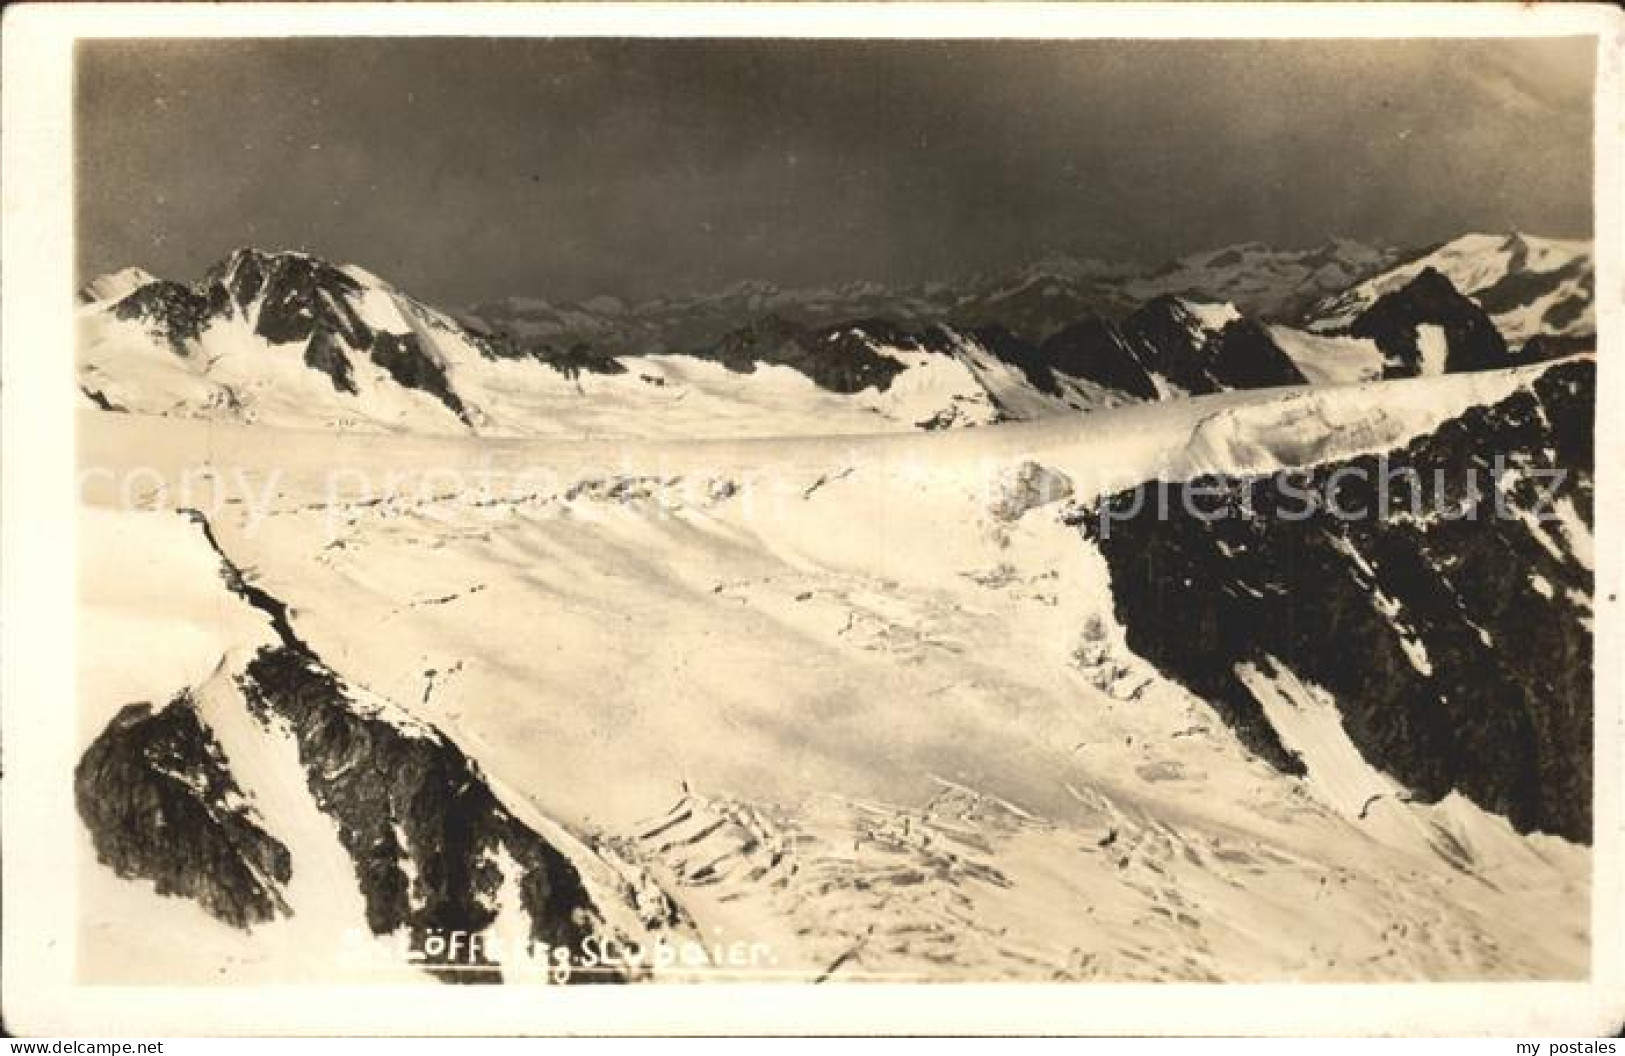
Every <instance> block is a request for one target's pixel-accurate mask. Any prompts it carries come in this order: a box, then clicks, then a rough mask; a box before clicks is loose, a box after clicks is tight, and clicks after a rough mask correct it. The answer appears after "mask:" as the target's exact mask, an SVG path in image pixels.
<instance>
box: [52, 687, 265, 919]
mask: <svg viewBox="0 0 1625 1056" xmlns="http://www.w3.org/2000/svg"><path fill="white" fill-rule="evenodd" d="M74 798H75V800H76V802H77V805H78V809H79V815H80V817H82V818H83V819H84V822H85V825H86V827H87V828H88V829H89V830H90V836H91V840H92V842H93V843H94V845H95V847H96V857H97V858H98V860H100V861H101V862H102V863H103V864H104V865H107V866H108V867H110V868H111V869H112V870H113V871H114V872H116V873H118V874H119V875H120V876H123V877H131V878H141V879H145V880H151V881H152V882H153V883H154V884H155V885H156V886H157V889H158V893H159V894H161V895H179V896H181V897H183V898H190V899H194V900H195V901H196V902H197V903H198V904H199V905H201V906H202V907H203V908H204V909H206V910H208V911H209V912H210V913H211V914H213V915H214V916H215V917H218V918H219V919H220V920H223V921H225V922H226V923H227V924H231V925H233V926H234V927H239V928H246V927H249V926H251V925H254V924H258V923H261V922H264V921H268V920H271V919H273V918H274V917H277V916H279V915H283V914H286V913H287V912H288V907H287V904H286V903H285V902H284V901H283V899H282V894H281V890H282V888H283V886H284V885H286V884H287V882H288V879H289V877H290V876H291V875H292V862H291V859H290V857H289V854H288V848H287V847H286V846H284V845H283V844H282V842H281V841H280V840H278V839H277V838H276V837H275V836H273V835H271V834H270V833H268V832H266V831H265V828H264V827H263V825H262V824H261V823H260V821H259V819H258V817H257V816H256V814H255V813H254V811H253V810H252V809H251V808H250V807H249V805H248V803H247V801H246V800H244V799H243V796H242V791H241V790H240V789H239V788H238V787H237V783H236V781H235V780H234V779H233V778H232V776H231V772H230V770H229V769H228V768H227V766H226V761H225V758H224V756H223V755H222V754H221V751H220V745H219V743H218V742H217V741H216V740H215V738H214V735H213V734H212V733H211V732H210V731H209V729H208V727H206V726H205V725H204V724H203V721H202V720H201V719H200V718H199V716H198V713H197V711H196V710H195V709H194V708H193V706H192V701H191V698H190V697H189V696H188V695H187V694H184V693H183V694H181V695H180V696H177V697H176V698H175V699H174V700H172V701H170V702H169V703H168V704H166V705H165V706H163V707H161V708H158V709H156V710H154V709H153V708H152V707H151V706H149V705H147V704H131V705H129V706H127V707H125V708H124V709H123V710H121V711H120V712H119V713H118V715H116V716H115V717H114V718H113V721H112V722H110V723H109V724H108V726H107V728H106V729H105V730H103V731H102V733H101V735H100V736H98V737H97V738H96V739H95V740H94V741H93V742H92V743H91V745H90V747H89V748H88V749H87V750H86V751H85V754H84V756H83V758H82V759H80V761H79V766H78V768H77V770H76V771H75V773H74Z"/></svg>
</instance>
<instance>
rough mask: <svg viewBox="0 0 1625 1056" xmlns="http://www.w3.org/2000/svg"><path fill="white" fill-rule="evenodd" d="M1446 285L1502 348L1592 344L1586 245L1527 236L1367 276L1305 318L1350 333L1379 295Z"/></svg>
mask: <svg viewBox="0 0 1625 1056" xmlns="http://www.w3.org/2000/svg"><path fill="white" fill-rule="evenodd" d="M1429 271H1432V272H1435V273H1437V274H1439V275H1441V276H1443V277H1444V278H1446V279H1448V280H1449V281H1450V284H1451V285H1452V286H1453V287H1455V289H1456V290H1458V291H1460V292H1461V293H1462V294H1465V295H1466V296H1467V297H1470V298H1471V299H1472V300H1473V302H1474V303H1476V304H1477V305H1478V306H1479V307H1480V308H1482V309H1483V310H1484V311H1485V312H1486V313H1488V314H1489V316H1490V319H1491V321H1492V322H1494V324H1495V327H1496V329H1497V330H1499V331H1500V333H1501V336H1502V337H1503V338H1504V339H1505V340H1506V342H1507V343H1508V344H1510V345H1514V346H1521V345H1523V344H1524V343H1526V342H1528V341H1530V340H1533V339H1537V338H1544V339H1547V340H1553V339H1555V340H1556V342H1557V344H1559V345H1560V346H1561V347H1563V348H1565V349H1566V350H1570V351H1579V350H1582V349H1583V348H1585V347H1590V346H1591V345H1593V344H1594V343H1595V335H1596V330H1597V324H1596V319H1595V316H1594V314H1593V311H1592V297H1593V286H1594V283H1595V278H1594V275H1593V265H1592V255H1591V243H1590V242H1578V241H1562V240H1559V239H1551V238H1537V237H1534V236H1532V235H1523V234H1511V235H1486V234H1472V235H1464V236H1462V237H1461V238H1458V239H1455V240H1454V241H1451V242H1446V243H1445V244H1443V245H1441V246H1437V247H1434V248H1432V249H1429V250H1427V251H1425V252H1423V253H1417V254H1412V255H1411V256H1410V257H1409V258H1408V259H1406V260H1405V261H1403V262H1402V263H1400V264H1398V265H1397V266H1395V267H1392V268H1389V269H1387V270H1385V271H1382V272H1380V273H1379V274H1375V275H1372V276H1371V277H1369V278H1367V279H1366V280H1365V281H1363V282H1360V283H1358V284H1356V285H1354V286H1352V287H1350V288H1348V289H1346V290H1344V291H1342V292H1340V293H1337V294H1336V295H1334V296H1331V297H1328V298H1326V299H1325V300H1323V301H1321V302H1320V303H1319V304H1317V305H1315V306H1313V307H1312V308H1310V309H1309V310H1308V311H1306V312H1305V316H1304V317H1305V318H1306V319H1307V320H1308V321H1309V328H1310V329H1312V330H1316V331H1320V332H1330V331H1342V330H1348V329H1349V328H1351V327H1353V326H1354V324H1355V322H1356V320H1357V319H1358V317H1359V316H1360V315H1362V314H1364V313H1366V312H1368V311H1370V310H1371V308H1372V307H1373V306H1374V305H1376V303H1377V302H1378V301H1380V300H1381V299H1382V298H1383V297H1384V296H1386V295H1389V294H1392V293H1395V292H1396V291H1398V290H1400V289H1402V288H1404V287H1405V286H1407V285H1410V284H1412V283H1414V282H1415V281H1416V280H1417V279H1418V278H1420V277H1421V276H1422V275H1424V274H1425V273H1426V272H1429Z"/></svg>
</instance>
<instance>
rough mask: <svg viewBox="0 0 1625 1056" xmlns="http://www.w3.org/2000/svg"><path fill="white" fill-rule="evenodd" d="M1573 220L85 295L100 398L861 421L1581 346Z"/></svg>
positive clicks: (358, 411)
mask: <svg viewBox="0 0 1625 1056" xmlns="http://www.w3.org/2000/svg"><path fill="white" fill-rule="evenodd" d="M1592 284H1593V277H1592V261H1591V254H1590V247H1589V244H1587V243H1579V242H1560V241H1554V240H1549V239H1540V238H1534V237H1530V236H1525V235H1510V236H1505V237H1501V236H1489V235H1468V236H1464V237H1463V238H1460V239H1457V240H1455V241H1453V242H1450V243H1447V244H1445V245H1443V246H1439V247H1434V248H1431V249H1429V250H1426V251H1419V252H1414V253H1409V254H1403V253H1397V252H1393V251H1388V250H1378V249H1372V248H1370V247H1366V246H1362V245H1359V244H1358V243H1352V242H1346V241H1339V242H1331V243H1328V244H1327V245H1325V246H1322V247H1319V248H1318V249H1315V250H1308V251H1297V250H1293V251H1282V250H1273V249H1270V248H1268V247H1265V246H1262V245H1259V244H1256V243H1254V244H1247V245H1241V246H1232V247H1227V248H1224V249H1220V250H1215V251H1212V252H1208V253H1202V254H1196V255H1193V256H1190V257H1185V258H1181V259H1180V260H1178V261H1174V262H1171V263H1169V264H1167V265H1165V266H1163V267H1161V268H1157V269H1155V270H1152V271H1149V272H1143V273H1142V272H1140V271H1137V270H1136V269H1133V268H1130V267H1125V266H1117V265H1111V264H1106V263H1102V262H1099V261H1090V260H1077V259H1073V258H1066V257H1050V258H1046V259H1044V260H1042V261H1039V262H1037V263H1035V264H1033V265H1031V266H1029V267H1027V268H1024V269H1022V270H1020V271H1019V272H1017V273H1016V274H1014V275H1011V276H1005V277H1002V278H999V279H985V278H979V279H974V280H971V281H970V282H968V283H966V284H965V286H964V287H963V288H962V289H957V290H956V289H954V288H950V287H948V286H945V285H934V286H925V287H921V288H918V289H913V290H903V291H893V290H888V289H886V288H884V287H881V286H878V285H875V284H852V285H849V286H845V287H841V288H839V289H834V290H821V291H809V290H780V289H777V288H775V287H773V286H770V285H766V284H750V285H743V286H737V287H734V288H731V289H729V290H726V291H723V292H721V293H719V294H716V295H713V296H709V297H698V298H688V299H683V300H657V301H649V302H645V303H643V304H638V305H626V304H623V303H621V302H620V301H617V300H615V299H613V298H608V297H600V298H596V299H594V300H591V301H587V302H584V303H582V304H579V305H570V306H555V305H552V304H549V303H548V302H544V301H532V300H514V299H510V300H507V301H502V302H494V303H491V304H486V305H481V306H479V307H477V308H475V309H474V310H472V311H470V312H465V313H457V312H452V311H447V310H443V309H440V308H436V307H433V306H430V305H428V304H426V303H424V302H423V301H420V300H418V299H417V298H414V297H412V296H411V295H409V294H407V293H405V292H403V291H401V290H400V289H398V288H397V287H395V286H393V285H392V284H390V283H389V282H387V281H385V280H383V279H381V278H379V277H377V276H375V275H373V274H372V273H370V272H368V271H366V270H365V269H363V268H360V267H357V266H355V265H334V264H330V263H328V262H326V261H322V260H319V259H317V258H314V257H310V256H307V255H304V254H299V253H290V252H280V253H278V252H264V251H260V250H256V249H242V250H238V251H236V252H235V253H233V254H232V255H231V256H230V257H229V258H227V259H226V260H224V261H222V262H220V263H219V264H218V265H216V266H215V267H214V268H212V269H211V270H210V271H209V273H208V274H207V275H206V276H205V278H204V279H203V280H202V281H201V282H199V283H197V284H195V285H190V286H188V285H183V284H181V283H177V282H173V281H168V280H164V279H159V278H156V277H154V276H152V275H150V274H149V273H147V272H145V271H143V270H141V269H139V268H127V269H124V270H122V271H119V272H115V273H112V274H110V275H105V276H101V277H98V278H96V279H94V280H92V281H91V282H89V283H87V284H86V285H85V286H84V287H83V289H82V290H81V291H80V300H81V305H82V306H81V308H80V311H79V325H80V348H79V359H78V364H79V383H80V389H81V393H82V396H83V399H84V401H85V402H86V403H87V404H90V405H94V406H96V407H100V408H102V409H104V410H110V411H128V412H134V413H147V414H164V415H178V416H186V417H216V418H226V419H234V420H239V421H244V422H266V423H271V424H281V425H290V426H299V427H317V428H331V429H353V430H363V431H399V432H411V433H436V434H446V433H451V434H456V433H475V434H480V435H513V436H526V435H535V436H571V437H580V436H616V435H623V436H626V435H629V436H705V435H734V436H739V435H785V434H808V433H868V432H884V431H897V430H910V429H916V428H919V429H934V428H947V427H956V426H974V425H985V424H990V423H993V422H997V421H1008V420H1026V419H1033V418H1041V417H1046V416H1050V415H1057V414H1069V413H1078V412H1087V411H1092V410H1099V409H1105V408H1110V407H1116V406H1121V405H1124V404H1128V403H1135V402H1143V401H1151V400H1163V399H1171V398H1179V397H1183V396H1189V395H1201V394H1206V393H1212V392H1221V391H1226V390H1230V389H1249V388H1261V387H1268V386H1277V385H1303V384H1342V383H1351V382H1358V381H1364V380H1372V379H1376V378H1382V377H1409V376H1416V375H1421V374H1436V373H1450V372H1460V371H1470V370H1484V369H1495V368H1499V367H1507V366H1516V365H1519V364H1522V363H1528V362H1534V361H1537V360H1541V359H1547V358H1552V357H1555V356H1558V355H1563V354H1567V353H1571V352H1577V351H1584V350H1587V349H1589V348H1591V347H1592V346H1593V344H1594V337H1593V334H1594V331H1595V324H1594V321H1593V314H1592V307H1591V297H1592V293H1591V290H1592Z"/></svg>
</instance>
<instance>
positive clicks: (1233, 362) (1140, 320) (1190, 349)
mask: <svg viewBox="0 0 1625 1056" xmlns="http://www.w3.org/2000/svg"><path fill="white" fill-rule="evenodd" d="M1122 329H1123V333H1124V335H1125V337H1126V338H1127V340H1128V341H1129V342H1130V343H1131V344H1132V345H1133V346H1134V347H1135V349H1136V353H1137V357H1138V360H1139V362H1140V364H1141V365H1142V366H1143V368H1144V369H1145V370H1146V371H1147V372H1148V373H1151V374H1157V375H1161V376H1162V377H1163V378H1165V379H1167V380H1168V381H1169V382H1171V383H1172V384H1174V385H1176V386H1178V387H1179V388H1180V389H1183V390H1184V391H1185V392H1188V393H1190V394H1191V395H1193V396H1202V395H1207V394H1210V393H1215V392H1223V391H1225V390H1227V389H1254V388H1265V387H1269V386H1274V385H1303V384H1307V379H1305V378H1304V376H1303V375H1302V374H1301V373H1299V371H1298V368H1297V367H1296V366H1295V365H1294V364H1293V362H1292V360H1291V358H1290V357H1288V356H1287V354H1286V353H1285V352H1283V351H1282V350H1281V349H1280V347H1279V346H1277V345H1276V344H1275V342H1274V340H1272V339H1271V338H1270V336H1269V332H1268V331H1266V330H1265V329H1264V328H1263V327H1261V326H1259V325H1258V324H1257V323H1254V322H1253V321H1251V320H1249V319H1246V318H1236V319H1231V320H1230V321H1228V322H1227V323H1225V324H1224V325H1223V326H1222V327H1220V328H1218V329H1217V330H1210V329H1208V328H1206V327H1204V326H1203V325H1202V323H1201V321H1200V320H1199V319H1198V318H1197V316H1196V315H1195V314H1194V313H1193V312H1192V311H1191V309H1190V307H1189V306H1188V305H1187V304H1186V303H1185V302H1184V301H1182V300H1180V299H1179V298H1177V297H1157V298H1155V299H1153V300H1151V301H1148V302H1146V304H1145V305H1144V306H1142V307H1141V308H1140V309H1139V310H1138V311H1136V312H1135V313H1134V314H1133V315H1130V316H1129V317H1128V318H1127V319H1125V320H1123V324H1122Z"/></svg>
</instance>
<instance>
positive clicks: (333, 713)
mask: <svg viewBox="0 0 1625 1056" xmlns="http://www.w3.org/2000/svg"><path fill="white" fill-rule="evenodd" d="M238 685H239V686H240V687H241V689H242V691H243V694H244V696H245V698H246V700H247V701H248V705H249V708H250V710H251V711H252V712H253V713H254V714H255V715H256V716H257V717H259V718H260V719H261V720H262V721H264V722H266V723H267V724H273V723H285V724H286V726H287V728H288V729H290V730H291V731H292V732H293V736H294V738H295V740H296V742H297V744H298V749H299V759H300V762H301V763H302V764H303V765H304V767H305V775H306V779H307V781H308V782H309V786H310V791H311V795H312V796H313V797H314V799H315V801H316V804H317V806H319V807H320V808H321V809H322V810H323V811H324V812H325V813H327V814H328V815H329V816H331V817H332V818H333V820H334V822H335V824H336V825H337V828H338V835H339V840H340V842H341V843H342V844H343V845H344V848H345V850H346V851H348V852H349V854H350V857H351V859H352V860H353V861H354V863H355V871H356V879H357V881H358V882H359V885H360V889H361V894H362V897H363V898H364V900H365V902H366V907H367V924H368V926H369V927H370V928H371V929H372V931H373V932H374V933H376V934H379V935H385V934H389V933H392V932H395V931H397V930H399V929H401V928H406V929H409V930H410V931H411V933H412V935H413V939H414V947H415V948H417V949H425V948H427V944H426V941H425V940H426V939H427V938H428V937H429V936H431V935H434V934H441V935H445V934H449V933H452V932H458V931H460V932H465V933H469V934H476V933H479V932H482V931H484V930H485V929H487V928H489V927H490V926H491V925H492V924H493V923H494V922H495V920H496V917H497V911H498V908H499V906H500V902H501V894H502V887H503V882H504V880H503V873H502V869H501V867H500V865H499V860H500V859H501V858H502V857H507V858H508V859H511V861H512V862H513V863H514V866H513V867H514V868H516V869H517V871H518V878H517V883H518V888H519V896H520V905H521V908H522V909H523V910H524V912H525V915H526V917H527V919H528V920H529V921H530V929H531V931H530V935H529V936H528V937H529V939H531V940H532V941H534V942H536V943H538V944H542V945H545V946H547V947H556V948H559V949H564V950H571V951H575V952H576V953H579V952H580V951H581V948H582V943H583V940H584V939H586V938H587V936H589V935H591V934H593V933H594V931H595V929H596V928H597V926H598V925H599V924H600V920H599V917H598V914H597V911H596V910H595V908H594V906H593V902H592V899H591V897H590V896H589V895H588V893H587V891H586V889H585V887H584V886H583V884H582V881H581V877H580V875H579V874H578V873H577V871H576V869H575V867H574V866H573V865H571V864H570V862H569V860H568V859H566V858H565V857H564V856H563V855H562V854H560V853H559V852H558V851H557V850H555V849H554V848H553V847H552V846H550V845H549V844H548V843H547V842H546V841H545V840H543V839H542V838H541V837H540V836H538V835H537V834H536V833H534V832H533V831H531V830H530V829H529V828H527V827H526V826H524V825H523V824H522V823H520V822H519V821H518V820H516V819H515V818H514V817H513V815H512V814H510V813H509V812H508V811H507V809H506V808H504V807H503V806H502V804H501V803H500V802H499V801H498V800H497V798H496V797H495V796H494V795H493V794H492V792H491V789H490V787H489V786H488V785H487V784H486V782H485V779H484V777H483V776H482V775H481V774H480V772H479V769H478V768H477V767H476V766H475V764H474V763H473V762H472V761H471V760H469V759H468V757H467V756H465V755H464V754H463V753H462V752H461V751H460V750H459V749H458V748H457V746H456V745H454V744H452V743H451V742H450V741H449V740H447V739H445V738H444V737H443V736H441V735H440V734H439V733H438V732H436V731H434V730H433V729H431V728H428V727H423V726H418V725H415V724H411V723H410V722H403V721H401V720H400V719H398V718H391V717H387V716H386V715H385V714H383V713H381V712H379V711H377V710H375V709H372V708H369V707H368V706H367V705H366V704H365V703H363V702H361V701H359V700H358V699H357V697H356V694H355V693H354V691H352V690H351V689H350V688H349V687H348V686H346V685H345V684H344V682H343V681H342V680H341V679H339V677H338V676H337V675H335V674H334V673H333V672H332V671H331V670H329V669H328V668H327V667H326V666H325V665H324V664H322V663H321V662H320V661H319V660H318V659H316V657H314V656H313V655H312V654H310V653H309V652H308V651H306V650H305V649H303V648H301V647H299V646H297V645H286V644H284V645H282V646H280V647H269V648H266V649H264V650H262V651H261V652H260V653H259V654H258V655H256V656H255V657H254V659H253V660H252V661H251V662H250V663H249V664H248V666H247V668H246V669H245V671H244V672H243V674H242V675H241V676H240V678H239V680H238ZM432 964H433V962H432V961H431V965H432ZM457 978H458V979H459V980H460V981H473V980H478V979H480V978H481V976H480V975H479V974H477V973H476V974H475V975H473V976H472V977H470V976H468V975H466V974H464V975H460V976H458V977H457Z"/></svg>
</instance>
